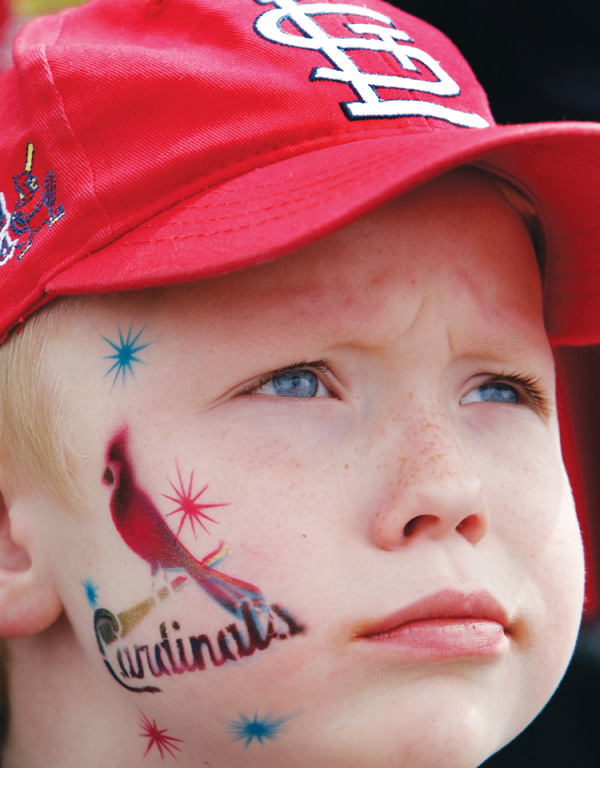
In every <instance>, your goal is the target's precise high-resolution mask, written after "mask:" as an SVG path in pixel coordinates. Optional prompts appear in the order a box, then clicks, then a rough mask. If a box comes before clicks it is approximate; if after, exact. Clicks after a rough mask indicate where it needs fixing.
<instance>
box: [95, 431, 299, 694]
mask: <svg viewBox="0 0 600 800" xmlns="http://www.w3.org/2000/svg"><path fill="white" fill-rule="evenodd" d="M177 469H178V475H179V479H180V484H181V487H182V492H186V490H185V488H184V484H183V481H182V478H181V473H180V471H179V468H177ZM103 482H104V484H105V485H106V486H109V487H110V488H111V496H110V510H111V515H112V519H113V522H114V524H115V527H116V529H117V530H118V532H119V534H120V535H121V538H122V539H123V541H124V543H125V544H126V545H127V546H128V547H129V548H130V549H131V550H133V552H135V553H136V554H137V555H138V556H140V557H141V558H143V559H144V560H145V561H147V562H148V564H149V565H150V571H151V575H152V577H154V576H156V575H157V574H158V573H159V571H161V570H162V571H164V572H165V574H166V573H167V572H168V573H171V572H178V573H179V574H178V575H176V576H175V577H169V579H168V581H167V582H166V583H165V585H163V586H162V587H160V588H159V589H157V590H156V591H152V593H151V594H149V595H148V596H147V597H145V598H143V599H142V600H140V601H139V602H137V603H135V604H134V605H133V606H130V607H129V608H127V609H124V610H123V611H120V612H118V613H117V614H113V613H112V612H111V611H110V610H108V609H106V608H99V609H96V611H95V614H94V631H95V634H96V641H97V643H98V648H99V650H100V653H101V654H102V655H103V657H104V661H105V664H106V667H107V669H108V670H109V672H110V674H111V675H112V676H113V678H114V679H115V680H116V681H117V682H118V683H119V684H120V685H121V686H123V687H124V688H126V689H129V690H130V691H133V692H159V691H162V690H161V689H160V688H159V687H157V686H154V685H150V684H147V685H143V686H140V685H133V686H132V685H131V684H130V683H128V682H127V683H126V682H125V681H131V680H133V681H138V680H139V681H144V682H146V681H147V680H149V679H150V680H151V679H152V678H162V677H164V676H172V675H182V674H184V673H186V672H195V671H204V670H205V669H206V668H207V667H208V666H209V665H211V666H212V667H222V666H224V665H225V664H226V663H228V662H231V661H238V660H240V659H243V658H248V657H250V656H252V655H253V654H254V653H256V652H257V651H261V650H266V649H267V648H268V647H269V646H270V645H271V643H272V642H273V641H280V640H286V639H289V638H291V637H294V636H297V635H298V634H301V633H304V630H305V629H304V626H303V625H302V624H301V623H299V622H298V621H297V620H296V619H294V617H293V616H292V615H291V614H290V613H289V612H288V611H286V610H285V609H283V608H282V607H281V606H280V605H278V604H273V605H269V604H268V603H267V601H266V599H265V597H264V596H263V593H262V592H261V590H260V589H259V588H258V587H257V586H254V585H252V584H250V583H246V582H245V581H242V580H240V579H238V578H233V577H231V576H229V575H225V574H224V573H222V572H218V571H217V570H216V569H215V568H214V567H215V566H216V565H217V564H218V563H219V562H220V561H222V560H223V559H224V558H225V556H226V555H227V554H228V552H229V550H228V548H227V546H226V545H225V543H224V542H221V543H220V544H219V546H218V547H217V548H216V549H215V550H213V551H211V552H210V553H208V555H206V556H204V557H203V558H202V559H198V558H196V556H195V555H193V554H192V553H191V552H190V551H189V550H188V549H187V548H186V547H185V546H184V545H183V544H182V543H181V541H180V540H179V538H178V537H179V533H180V532H181V526H182V524H183V522H184V521H185V513H184V518H183V519H182V521H181V524H180V527H179V530H178V532H177V534H175V533H173V531H172V530H171V529H170V528H169V526H168V525H167V523H166V521H165V520H164V518H163V517H162V515H161V513H160V511H159V510H158V508H157V507H156V505H155V504H154V503H153V501H152V500H151V498H150V496H149V495H148V494H147V493H146V492H145V491H144V490H143V489H142V487H141V486H140V485H139V483H138V481H137V479H136V476H135V471H134V468H133V464H132V462H131V458H130V455H129V443H128V430H127V428H121V429H120V430H119V431H117V433H116V434H115V435H114V436H113V437H112V438H111V440H110V442H109V445H108V448H107V452H106V468H105V470H104V474H103ZM171 485H172V486H173V484H172V483H171ZM192 485H193V472H192V473H191V478H190V482H189V487H188V490H187V492H186V496H187V497H188V499H189V500H190V502H191V503H192V506H193V505H194V504H196V500H197V498H198V497H199V495H200V494H202V492H203V491H204V490H205V489H206V488H207V486H205V487H204V489H202V490H201V491H200V492H198V493H197V494H196V495H193V494H192ZM173 488H175V487H173ZM168 499H173V498H168ZM196 505H197V506H199V507H200V504H196ZM216 505H220V506H221V505H226V504H224V503H220V504H213V506H216ZM201 507H206V506H201ZM194 508H195V506H194ZM177 510H179V509H177ZM184 511H187V515H188V516H190V521H191V522H192V527H193V519H194V517H193V516H192V514H195V513H196V511H195V510H192V509H190V508H187V509H184ZM197 513H198V514H200V511H198V512H197ZM167 516H168V515H167ZM203 516H204V515H203ZM200 524H202V523H200ZM202 527H204V525H202ZM194 534H195V531H194ZM194 582H195V583H196V584H197V585H198V587H200V588H201V589H202V590H203V591H204V592H206V593H207V594H208V595H209V597H211V599H212V600H214V601H215V603H217V604H218V605H219V606H220V607H221V608H223V609H225V610H226V611H227V612H228V613H230V614H231V615H232V616H234V617H236V618H237V622H236V623H235V624H230V625H227V626H224V627H222V628H220V629H219V630H217V632H216V634H215V633H212V632H208V633H207V632H201V633H198V632H197V631H194V632H193V633H192V635H189V634H188V635H180V636H177V637H176V638H175V641H174V642H173V643H172V642H171V640H170V639H169V635H168V632H167V625H166V623H165V622H161V623H160V625H159V631H160V636H161V638H160V640H158V641H153V642H149V643H143V644H138V643H135V644H134V643H131V644H129V643H128V644H127V645H122V644H121V641H122V640H123V639H124V638H125V637H127V636H128V635H129V634H130V633H131V631H133V630H134V628H136V626H137V625H139V624H140V622H142V620H144V619H145V618H146V617H147V616H148V615H149V614H151V613H152V612H153V611H154V609H155V608H156V607H157V605H158V604H159V603H162V602H163V601H165V600H166V599H167V598H169V597H170V596H171V594H172V593H173V592H179V591H181V590H182V589H184V588H186V587H189V586H190V585H191V586H192V587H193V585H194ZM88 584H89V585H90V586H92V584H91V581H88ZM84 586H86V584H84ZM95 588H96V589H97V587H95ZM90 591H91V589H89V588H86V592H87V595H88V601H89V602H90V603H91V600H90ZM96 601H97V594H95V597H94V603H96ZM93 607H94V608H95V605H94V606H93ZM172 628H173V630H175V631H177V632H178V631H179V630H180V628H181V626H180V624H179V622H177V621H174V622H173V623H172ZM116 642H119V645H118V646H117V647H113V645H114V644H115V643H116Z"/></svg>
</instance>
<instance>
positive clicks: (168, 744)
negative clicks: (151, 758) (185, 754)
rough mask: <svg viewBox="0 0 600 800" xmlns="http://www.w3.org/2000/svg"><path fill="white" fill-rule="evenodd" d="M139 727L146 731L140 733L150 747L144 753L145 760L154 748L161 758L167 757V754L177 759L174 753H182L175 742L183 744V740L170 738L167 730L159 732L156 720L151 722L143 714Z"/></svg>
mask: <svg viewBox="0 0 600 800" xmlns="http://www.w3.org/2000/svg"><path fill="white" fill-rule="evenodd" d="M139 726H140V728H141V729H142V730H143V731H144V732H143V733H140V736H142V737H145V738H147V739H148V747H147V748H146V752H145V753H144V758H146V756H147V755H148V753H149V752H150V750H152V748H153V747H154V746H156V749H157V750H158V752H159V753H160V757H161V758H164V757H165V752H166V753H168V754H169V755H170V756H173V758H175V757H176V756H175V753H174V751H175V750H179V752H181V748H180V747H177V745H176V744H175V742H181V743H182V744H183V739H176V738H175V737H174V736H169V735H168V734H167V729H166V728H163V729H162V730H159V729H158V725H157V724H156V722H155V721H154V720H149V719H148V717H147V716H146V715H145V714H141V720H140V723H139Z"/></svg>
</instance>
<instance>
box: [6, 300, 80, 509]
mask: <svg viewBox="0 0 600 800" xmlns="http://www.w3.org/2000/svg"><path fill="white" fill-rule="evenodd" d="M85 300H86V298H81V297H77V298H75V297H68V298H60V299H59V300H56V301H54V302H53V303H52V304H50V305H48V306H46V307H44V308H43V309H41V310H40V311H38V312H37V313H36V314H34V315H33V316H32V317H31V318H30V319H29V320H28V321H27V323H26V324H25V325H24V327H23V328H22V330H20V331H18V332H15V333H12V334H11V336H10V337H9V338H8V340H7V341H6V342H5V343H4V344H3V345H2V346H1V347H0V467H1V468H2V469H3V471H4V473H5V480H7V481H9V483H10V481H12V480H14V481H15V482H21V483H22V482H23V481H27V482H30V483H33V484H34V485H35V486H37V487H39V488H40V489H42V490H44V491H45V492H46V493H47V494H49V495H50V496H52V497H57V498H60V499H61V500H62V501H63V502H64V503H65V504H66V506H67V508H69V507H71V508H73V507H75V506H77V505H78V504H79V502H80V496H81V491H80V485H79V481H78V478H77V472H76V470H75V468H74V455H75V451H74V447H73V442H72V435H71V420H72V412H73V404H74V398H73V397H72V395H71V393H69V391H68V387H67V385H66V382H65V380H64V377H63V374H62V372H61V370H60V369H59V368H58V360H57V357H56V350H55V343H54V341H53V333H54V331H55V329H56V326H57V323H58V322H59V320H60V319H61V318H62V315H63V314H64V311H65V309H67V308H73V307H79V306H81V305H82V304H83V303H84V302H85Z"/></svg>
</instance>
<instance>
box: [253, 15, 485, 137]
mask: <svg viewBox="0 0 600 800" xmlns="http://www.w3.org/2000/svg"><path fill="white" fill-rule="evenodd" d="M255 2H256V3H258V4H259V5H273V6H276V8H272V9H270V10H269V11H264V12H263V13H262V14H261V15H260V16H259V17H258V19H257V20H256V22H255V23H254V29H255V30H256V32H257V33H258V34H259V35H260V36H262V37H263V38H264V39H267V40H268V41H270V42H273V43H274V44H280V45H285V46H287V47H300V48H302V49H304V50H315V51H318V52H320V53H322V55H324V56H325V58H327V59H328V60H329V61H330V62H331V63H332V64H333V68H330V67H315V68H314V69H313V71H312V73H311V75H310V80H311V81H337V82H339V83H346V84H348V86H350V87H351V88H352V90H353V91H354V92H355V94H356V95H357V97H359V98H360V99H359V100H356V101H353V102H350V103H340V105H341V107H342V110H343V111H344V113H345V114H346V116H347V117H348V118H349V119H369V118H373V117H414V116H419V117H434V118H436V119H442V120H446V121H447V122H451V123H452V124H453V125H458V126H460V127H465V128H487V127H489V123H488V122H487V121H486V120H485V119H483V117H480V116H479V115H478V114H469V113H467V112H465V111H456V110H455V109H452V108H447V107H446V106H444V105H442V104H441V103H440V102H439V101H436V100H430V101H429V100H413V99H410V100H381V99H380V97H379V95H378V94H377V91H376V90H377V89H378V88H384V87H386V88H392V89H407V90H410V91H420V92H427V93H428V94H430V95H435V96H437V97H456V96H457V95H459V94H460V87H459V86H458V84H457V83H456V81H454V80H453V79H452V78H451V77H450V75H448V73H447V72H445V71H444V70H443V69H442V67H441V66H440V65H439V64H438V62H437V61H436V60H435V59H434V58H432V57H431V56H430V55H429V54H428V53H426V52H425V51H424V50H420V49H419V48H418V47H413V46H412V44H407V42H409V43H410V42H412V41H413V40H412V39H411V38H410V36H409V35H408V34H407V33H404V31H399V30H398V29H397V28H395V27H394V23H393V22H392V20H391V19H390V18H389V17H386V16H384V15H383V14H380V13H379V12H378V11H373V10H371V9H368V8H361V7H360V6H353V5H350V4H349V3H305V4H304V5H298V4H297V2H296V0H255ZM319 14H342V15H348V14H352V15H355V16H359V17H365V18H366V19H368V20H371V22H367V23H362V22H361V23H351V22H346V23H345V26H346V27H347V28H348V30H349V31H350V32H351V33H353V34H358V35H354V36H348V37H343V38H342V37H334V36H330V35H329V34H328V33H326V31H324V30H323V28H321V27H320V26H319V25H318V24H317V22H316V21H315V20H314V19H313V17H315V16H317V15H319ZM286 19H287V20H290V21H291V22H292V23H293V24H294V25H295V26H296V28H298V30H299V31H301V32H302V34H303V35H301V34H294V33H287V32H286V31H283V30H282V28H281V23H282V22H283V21H284V20H286ZM373 21H374V22H375V23H379V24H373ZM365 34H369V35H371V36H376V37H378V38H375V39H374V38H361V37H362V36H364V35H365ZM347 50H372V51H375V52H379V53H389V54H390V55H392V56H393V57H394V58H395V59H396V61H397V62H398V63H399V64H400V66H401V67H402V69H404V70H406V71H408V72H414V73H416V74H417V75H419V74H420V72H419V68H418V66H417V65H416V64H415V62H420V63H421V64H423V65H425V66H426V67H427V68H428V69H429V70H430V71H431V72H432V73H433V74H434V75H435V77H436V78H437V81H431V80H423V79H419V78H418V77H414V78H408V77H400V76H398V75H385V74H378V73H377V74H373V73H365V72H362V71H361V70H360V68H359V67H358V66H357V65H356V64H355V63H354V61H353V60H352V59H351V58H350V56H349V55H348V53H347V52H346V51H347Z"/></svg>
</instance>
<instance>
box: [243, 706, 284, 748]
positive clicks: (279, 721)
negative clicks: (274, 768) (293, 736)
mask: <svg viewBox="0 0 600 800" xmlns="http://www.w3.org/2000/svg"><path fill="white" fill-rule="evenodd" d="M288 721H289V717H270V716H266V717H263V718H262V719H259V718H258V712H256V711H255V712H254V719H251V718H250V717H247V716H245V714H240V715H239V719H237V720H232V721H231V722H230V723H229V731H230V733H232V734H233V735H234V736H233V738H234V741H236V742H237V741H239V740H241V739H245V740H246V744H245V745H244V749H247V748H248V746H249V745H250V744H251V743H252V741H253V740H254V739H256V741H257V742H259V744H264V741H263V740H264V739H276V738H277V735H278V734H279V733H280V732H281V731H282V730H285V723H286V722H288Z"/></svg>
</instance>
